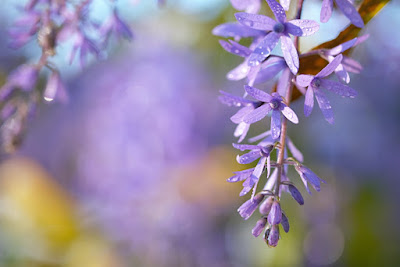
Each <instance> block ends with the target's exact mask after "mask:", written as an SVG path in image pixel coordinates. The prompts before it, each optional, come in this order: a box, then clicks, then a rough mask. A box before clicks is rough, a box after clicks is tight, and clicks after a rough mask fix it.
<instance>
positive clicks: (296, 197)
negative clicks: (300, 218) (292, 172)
mask: <svg viewBox="0 0 400 267" xmlns="http://www.w3.org/2000/svg"><path fill="white" fill-rule="evenodd" d="M289 192H290V194H291V195H292V197H293V199H294V200H296V201H297V203H299V205H304V198H303V196H302V195H301V193H300V191H299V190H298V189H297V188H296V187H295V186H294V185H291V184H290V185H289Z"/></svg>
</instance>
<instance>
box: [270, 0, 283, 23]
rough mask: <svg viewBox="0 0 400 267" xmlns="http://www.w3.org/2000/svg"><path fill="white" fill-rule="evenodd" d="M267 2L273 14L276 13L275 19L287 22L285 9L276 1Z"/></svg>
mask: <svg viewBox="0 0 400 267" xmlns="http://www.w3.org/2000/svg"><path fill="white" fill-rule="evenodd" d="M266 1H267V3H268V5H269V7H270V8H271V10H272V13H274V15H275V18H276V19H277V20H278V21H279V22H281V23H284V22H286V13H285V10H284V9H283V7H282V6H281V5H280V4H279V3H278V2H276V1H275V0H266Z"/></svg>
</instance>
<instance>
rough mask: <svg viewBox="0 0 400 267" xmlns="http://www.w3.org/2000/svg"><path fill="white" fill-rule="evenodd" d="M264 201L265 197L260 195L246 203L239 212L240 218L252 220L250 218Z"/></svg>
mask: <svg viewBox="0 0 400 267" xmlns="http://www.w3.org/2000/svg"><path fill="white" fill-rule="evenodd" d="M263 199H264V195H262V194H258V195H256V196H255V197H254V198H251V199H249V200H247V201H246V202H244V203H243V204H242V205H241V206H240V207H239V208H238V210H237V211H238V212H239V214H240V216H241V217H242V218H243V219H245V220H247V219H248V218H250V216H251V215H252V214H253V213H254V211H255V210H256V209H257V207H258V205H259V204H260V203H261V201H262V200H263Z"/></svg>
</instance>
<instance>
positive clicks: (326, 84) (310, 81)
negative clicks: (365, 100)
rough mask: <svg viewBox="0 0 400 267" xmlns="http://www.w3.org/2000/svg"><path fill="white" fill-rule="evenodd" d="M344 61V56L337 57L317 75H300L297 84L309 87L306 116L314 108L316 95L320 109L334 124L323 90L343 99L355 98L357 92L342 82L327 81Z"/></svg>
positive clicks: (326, 118) (305, 102)
mask: <svg viewBox="0 0 400 267" xmlns="http://www.w3.org/2000/svg"><path fill="white" fill-rule="evenodd" d="M342 59H343V56H342V54H339V55H338V56H336V57H335V58H334V59H333V60H332V61H331V62H330V63H329V64H328V65H327V66H326V67H325V68H323V69H322V70H321V71H320V72H319V73H318V74H317V75H315V76H314V75H299V76H297V79H296V82H297V84H299V85H300V86H302V87H307V92H306V97H305V101H304V115H306V116H307V117H308V116H310V114H311V112H312V110H313V107H314V95H315V98H316V99H317V102H318V105H319V108H320V109H321V111H322V114H323V115H324V117H325V120H326V121H328V122H329V123H331V124H333V123H334V117H333V111H332V107H331V104H330V103H329V100H328V98H327V97H326V95H325V93H324V92H323V91H322V90H321V89H326V90H329V91H331V92H333V93H335V94H338V95H340V96H342V97H350V98H353V97H355V96H356V95H357V92H356V91H355V90H354V89H353V88H351V87H349V86H347V85H344V84H342V83H341V82H336V81H331V80H328V79H325V78H326V77H327V76H328V75H330V74H331V73H332V72H334V71H335V70H336V69H337V67H338V66H339V64H340V63H341V61H342Z"/></svg>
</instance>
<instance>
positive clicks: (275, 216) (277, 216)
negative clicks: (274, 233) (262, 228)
mask: <svg viewBox="0 0 400 267" xmlns="http://www.w3.org/2000/svg"><path fill="white" fill-rule="evenodd" d="M281 220H282V210H281V205H280V204H279V202H278V201H277V200H275V201H274V203H272V207H271V211H270V212H269V214H268V223H269V224H271V225H277V224H280V223H281Z"/></svg>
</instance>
